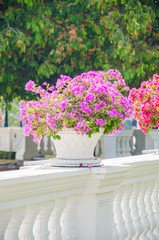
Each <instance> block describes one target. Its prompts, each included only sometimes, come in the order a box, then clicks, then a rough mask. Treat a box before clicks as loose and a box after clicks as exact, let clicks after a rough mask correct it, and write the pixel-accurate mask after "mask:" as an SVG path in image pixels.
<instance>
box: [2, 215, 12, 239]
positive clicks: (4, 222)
mask: <svg viewBox="0 0 159 240" xmlns="http://www.w3.org/2000/svg"><path fill="white" fill-rule="evenodd" d="M10 218H11V211H9V210H8V211H3V212H1V213H0V240H4V233H5V231H6V229H7V225H8V223H9V220H10Z"/></svg>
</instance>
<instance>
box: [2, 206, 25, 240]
mask: <svg viewBox="0 0 159 240" xmlns="http://www.w3.org/2000/svg"><path fill="white" fill-rule="evenodd" d="M24 216H25V208H24V207H20V208H15V209H13V210H12V216H11V220H10V222H9V224H8V226H7V229H6V232H5V235H4V240H18V239H19V236H18V234H19V229H20V225H21V223H22V220H23V218H24Z"/></svg>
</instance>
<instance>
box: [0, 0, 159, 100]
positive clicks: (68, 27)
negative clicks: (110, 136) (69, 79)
mask: <svg viewBox="0 0 159 240" xmlns="http://www.w3.org/2000/svg"><path fill="white" fill-rule="evenodd" d="M0 3H1V9H2V10H1V12H0V13H1V17H0V32H1V34H0V84H1V87H0V95H1V96H3V97H4V99H6V100H7V101H11V100H12V99H13V98H15V97H16V96H20V97H21V98H24V97H25V94H26V93H24V86H25V84H26V82H27V81H28V80H30V79H32V80H34V81H36V82H39V83H43V82H44V81H47V82H50V83H54V82H55V80H56V79H57V78H58V76H59V75H60V74H68V75H70V76H75V75H76V74H79V73H81V72H84V71H89V70H108V69H109V68H117V69H118V70H119V71H121V72H122V74H123V75H124V78H125V80H126V81H127V84H128V85H129V86H131V87H133V86H136V87H138V86H139V84H140V82H141V81H143V80H147V79H148V78H151V77H152V74H153V73H157V72H158V69H159V64H158V56H159V8H158V6H159V2H158V1H154V0H120V1H119V0H111V1H110V0H88V1H85V0H74V1H72V0H65V1H64V0H63V1H61V0H36V1H35V0H8V1H5V0H3V1H2V0H0Z"/></svg>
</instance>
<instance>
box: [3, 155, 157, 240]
mask: <svg viewBox="0 0 159 240" xmlns="http://www.w3.org/2000/svg"><path fill="white" fill-rule="evenodd" d="M41 163H42V164H43V165H41V166H38V165H36V166H31V167H28V168H26V169H25V168H24V169H21V170H18V171H10V172H2V173H1V174H0V193H1V197H0V240H33V239H34V240H53V239H54V240H66V239H68V240H75V239H78V240H106V239H108V240H126V239H127V240H132V239H133V240H138V239H142V240H146V239H152V240H155V239H156V240H157V239H159V226H158V222H159V171H158V169H159V155H152V154H146V155H141V156H133V157H132V156H131V157H125V158H113V159H110V160H109V159H108V160H104V161H103V164H104V166H102V167H95V168H91V169H89V168H53V167H50V166H49V165H48V164H49V160H48V161H47V160H46V161H45V162H41Z"/></svg>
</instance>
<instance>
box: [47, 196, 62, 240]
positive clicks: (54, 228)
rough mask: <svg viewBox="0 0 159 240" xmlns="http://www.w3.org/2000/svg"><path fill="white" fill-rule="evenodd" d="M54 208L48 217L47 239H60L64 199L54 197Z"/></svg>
mask: <svg viewBox="0 0 159 240" xmlns="http://www.w3.org/2000/svg"><path fill="white" fill-rule="evenodd" d="M54 205H55V207H54V210H53V211H52V213H51V216H50V219H49V224H48V227H49V232H50V235H49V240H62V237H61V230H62V229H61V224H60V220H61V215H62V213H63V210H64V207H65V205H66V199H65V198H62V199H56V200H55V201H54Z"/></svg>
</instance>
